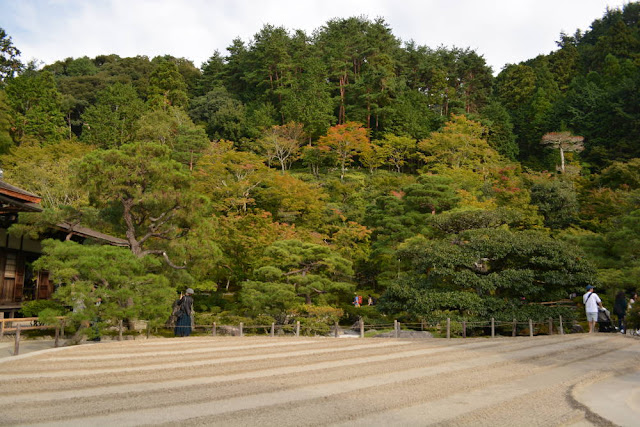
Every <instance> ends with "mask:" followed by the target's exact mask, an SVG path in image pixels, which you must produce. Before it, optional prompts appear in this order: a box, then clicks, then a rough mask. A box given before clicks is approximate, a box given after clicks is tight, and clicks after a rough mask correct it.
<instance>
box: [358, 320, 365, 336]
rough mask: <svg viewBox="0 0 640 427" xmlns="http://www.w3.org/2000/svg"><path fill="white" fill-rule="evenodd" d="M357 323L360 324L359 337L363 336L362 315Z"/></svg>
mask: <svg viewBox="0 0 640 427" xmlns="http://www.w3.org/2000/svg"><path fill="white" fill-rule="evenodd" d="M358 323H359V325H360V338H364V320H362V317H361V318H360V320H358Z"/></svg>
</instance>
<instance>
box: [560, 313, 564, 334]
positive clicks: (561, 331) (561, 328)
mask: <svg viewBox="0 0 640 427" xmlns="http://www.w3.org/2000/svg"><path fill="white" fill-rule="evenodd" d="M560 335H564V326H563V325H562V316H560Z"/></svg>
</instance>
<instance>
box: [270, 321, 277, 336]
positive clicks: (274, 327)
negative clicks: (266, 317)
mask: <svg viewBox="0 0 640 427" xmlns="http://www.w3.org/2000/svg"><path fill="white" fill-rule="evenodd" d="M269 335H271V336H272V337H274V336H275V335H276V324H275V323H274V322H271V331H270V332H269Z"/></svg>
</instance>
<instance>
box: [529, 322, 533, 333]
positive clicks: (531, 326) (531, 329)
mask: <svg viewBox="0 0 640 427" xmlns="http://www.w3.org/2000/svg"><path fill="white" fill-rule="evenodd" d="M529 336H530V337H532V336H533V322H532V321H531V319H529Z"/></svg>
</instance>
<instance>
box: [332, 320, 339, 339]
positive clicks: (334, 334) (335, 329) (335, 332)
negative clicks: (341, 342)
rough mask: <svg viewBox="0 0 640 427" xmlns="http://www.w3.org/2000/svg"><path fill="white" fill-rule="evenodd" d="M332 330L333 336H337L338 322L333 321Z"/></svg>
mask: <svg viewBox="0 0 640 427" xmlns="http://www.w3.org/2000/svg"><path fill="white" fill-rule="evenodd" d="M333 327H334V330H333V336H334V337H335V338H338V322H335V324H334V325H333Z"/></svg>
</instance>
